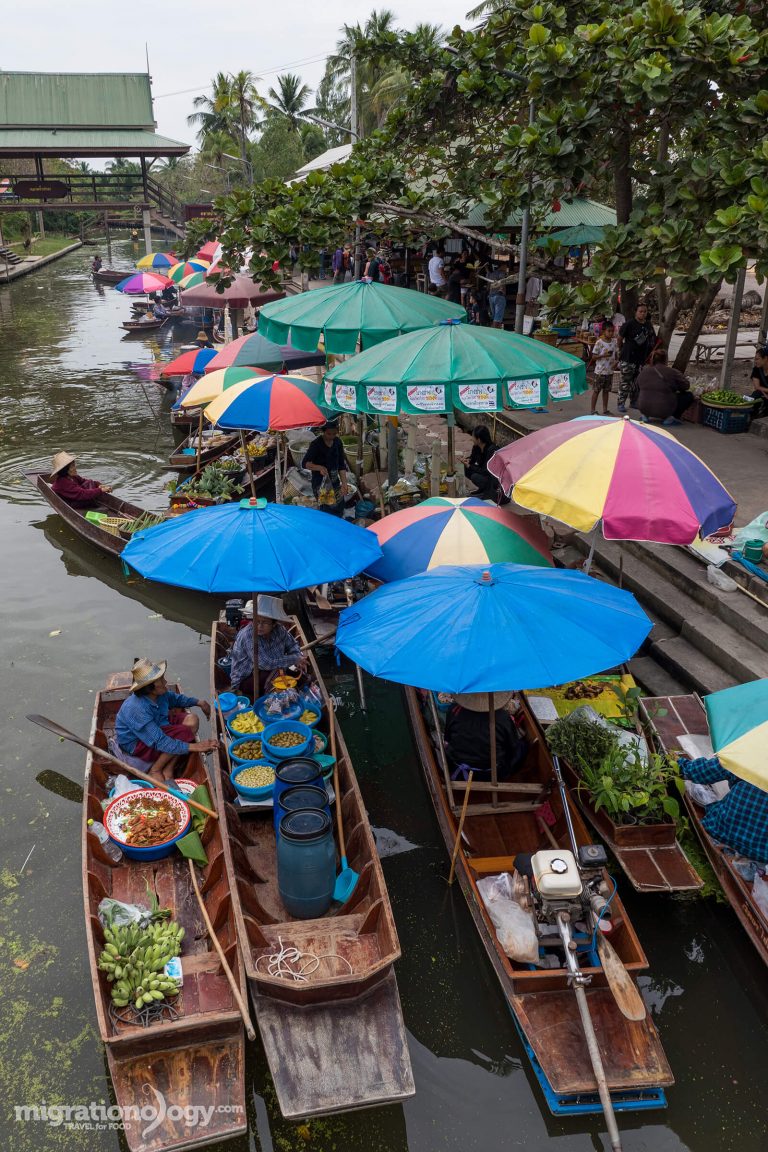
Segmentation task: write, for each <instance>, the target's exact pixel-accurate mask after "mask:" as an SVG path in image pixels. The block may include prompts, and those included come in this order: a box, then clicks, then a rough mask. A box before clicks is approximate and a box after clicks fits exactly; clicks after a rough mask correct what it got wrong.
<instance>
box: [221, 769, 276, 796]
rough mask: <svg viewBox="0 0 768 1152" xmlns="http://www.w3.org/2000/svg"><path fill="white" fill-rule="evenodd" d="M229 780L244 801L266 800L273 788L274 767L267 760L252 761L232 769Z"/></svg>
mask: <svg viewBox="0 0 768 1152" xmlns="http://www.w3.org/2000/svg"><path fill="white" fill-rule="evenodd" d="M229 778H230V780H231V781H232V784H233V785H234V788H235V791H236V792H238V793H239V794H240V796H243V797H245V799H246V800H266V799H267V798H268V797H269V796H271V795H272V790H273V788H274V786H275V766H274V764H270V763H269V761H267V760H254V761H253V762H252V763H250V764H241V765H239V766H238V767H237V768H234V769H233V770H232V772H231V773H230V776H229Z"/></svg>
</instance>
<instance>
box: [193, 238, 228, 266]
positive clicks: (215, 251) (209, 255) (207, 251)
mask: <svg viewBox="0 0 768 1152" xmlns="http://www.w3.org/2000/svg"><path fill="white" fill-rule="evenodd" d="M220 255H221V244H220V243H219V241H218V240H209V241H208V243H207V244H203V246H202V248H200V249H199V251H198V252H196V253H195V255H194V257H193V259H194V260H209V261H211V263H213V261H214V260H215V259H216V258H217V257H219V256H220Z"/></svg>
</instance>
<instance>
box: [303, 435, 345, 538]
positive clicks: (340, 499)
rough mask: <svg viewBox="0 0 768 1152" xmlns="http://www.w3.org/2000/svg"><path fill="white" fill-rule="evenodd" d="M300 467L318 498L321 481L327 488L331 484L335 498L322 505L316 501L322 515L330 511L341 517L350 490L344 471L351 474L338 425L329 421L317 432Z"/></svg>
mask: <svg viewBox="0 0 768 1152" xmlns="http://www.w3.org/2000/svg"><path fill="white" fill-rule="evenodd" d="M301 466H302V468H306V469H307V470H308V471H309V472H311V473H312V493H313V495H314V496H315V498H316V499H317V498H318V497H319V496H320V489H321V487H322V486H323V482H324V481H325V482H326V487H328V485H329V484H330V485H331V486H332V488H333V491H334V493H336V499H335V500H334V501H333V502H332V503H331V502H325V503H324V502H323V501H322V499H318V506H319V507H320V509H321V510H322V511H324V512H331V513H333V514H334V515H336V516H341V515H342V514H343V512H344V500H345V498H346V495H347V493H348V491H349V487H348V484H347V472H351V471H352V469H351V468H350V467H349V463H348V461H347V457H346V455H345V452H344V445H343V444H342V442H341V440H340V438H339V426H338V424H337V423H336V422H335V421H333V420H330V421H328V423H327V424H324V425H323V427H322V428H321V430H320V435H319V436H317V437H315V439H314V440H313V441H312V443H311V444H310V446H309V448H307V451H306V452H305V454H304V459H303V460H302V462H301Z"/></svg>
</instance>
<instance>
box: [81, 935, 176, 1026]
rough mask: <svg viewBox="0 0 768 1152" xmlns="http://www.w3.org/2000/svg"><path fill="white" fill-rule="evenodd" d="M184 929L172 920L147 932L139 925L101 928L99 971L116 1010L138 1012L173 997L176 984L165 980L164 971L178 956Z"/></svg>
mask: <svg viewBox="0 0 768 1152" xmlns="http://www.w3.org/2000/svg"><path fill="white" fill-rule="evenodd" d="M183 937H184V929H183V928H182V927H181V926H180V925H179V924H177V923H176V922H175V920H165V921H162V922H159V921H153V922H152V923H150V924H149V925H147V927H146V928H140V927H139V926H138V924H130V925H126V924H124V925H120V926H118V925H114V926H112V927H110V926H108V925H105V927H104V940H105V945H104V951H103V952H102V953H101V955H100V956H99V961H98V964H99V968H100V970H101V971H102V972H103V973H104V975H105V976H106V978H107V980H108V981H109V983H110V984H111V985H112V988H111V996H112V1003H113V1004H114V1005H115V1007H116V1008H127V1007H128V1005H129V1004H130V1005H132V1007H133V1008H135V1009H136V1011H137V1012H138V1011H140V1010H141V1009H142V1008H143V1007H145V1005H149V1004H151V1003H152V1001H154V1000H164V999H165V998H166V997H169V996H175V995H176V994H177V993H178V991H179V988H180V984H179V983H178V981H176V980H174V979H172V978H171V977H170V976H167V975H166V974H165V972H164V968H165V966H166V964H167V963H168V961H169V960H171V959H173V957H174V956H178V955H179V952H180V950H181V941H182V939H183Z"/></svg>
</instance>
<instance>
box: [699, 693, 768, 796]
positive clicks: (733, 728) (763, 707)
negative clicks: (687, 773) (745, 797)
mask: <svg viewBox="0 0 768 1152" xmlns="http://www.w3.org/2000/svg"><path fill="white" fill-rule="evenodd" d="M704 707H705V708H706V710H707V721H708V723H709V734H710V736H711V738H712V747H713V748H714V750H715V752H716V753H717V756H718V759H719V760H720V763H721V764H722V765H723V767H724V768H727V769H728V771H729V772H733V773H734V775H736V776H739V777H741V779H742V780H747V781H749V783H750V784H756V785H757V787H758V788H762V789H763V790H764V791H766V792H768V757H766V748H768V680H753V681H751V682H750V683H749V684H737V685H736V687H735V688H726V689H724V691H722V692H714V693H713V694H712V695H711V696H705V697H704Z"/></svg>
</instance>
